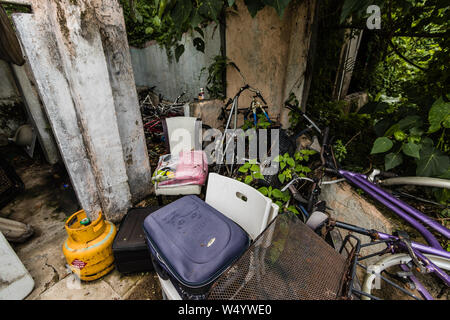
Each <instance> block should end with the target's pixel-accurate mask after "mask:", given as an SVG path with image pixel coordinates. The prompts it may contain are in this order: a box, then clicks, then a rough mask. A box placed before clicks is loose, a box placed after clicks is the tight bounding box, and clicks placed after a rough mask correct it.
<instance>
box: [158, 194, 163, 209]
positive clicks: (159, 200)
mask: <svg viewBox="0 0 450 320" xmlns="http://www.w3.org/2000/svg"><path fill="white" fill-rule="evenodd" d="M156 199H158V206H160V207H162V206H163V201H162V196H156Z"/></svg>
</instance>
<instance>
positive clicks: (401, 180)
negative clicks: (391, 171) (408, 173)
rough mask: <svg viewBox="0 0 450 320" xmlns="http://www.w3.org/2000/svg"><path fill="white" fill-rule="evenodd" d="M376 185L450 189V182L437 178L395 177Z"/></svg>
mask: <svg viewBox="0 0 450 320" xmlns="http://www.w3.org/2000/svg"><path fill="white" fill-rule="evenodd" d="M378 183H379V184H381V185H383V186H392V185H399V184H408V185H415V186H424V187H436V188H445V189H450V180H447V179H439V178H429V177H396V178H388V179H383V180H380V181H379V182H378Z"/></svg>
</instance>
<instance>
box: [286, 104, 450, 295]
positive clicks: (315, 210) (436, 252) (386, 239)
mask: <svg viewBox="0 0 450 320" xmlns="http://www.w3.org/2000/svg"><path fill="white" fill-rule="evenodd" d="M290 107H292V106H290ZM297 111H299V110H297ZM299 112H300V113H301V111H299ZM301 114H302V115H303V113H301ZM304 117H305V119H307V120H308V121H309V122H310V123H311V127H314V128H317V125H316V124H315V123H314V122H312V120H310V119H309V118H308V117H306V116H304ZM317 131H318V132H319V134H321V136H322V138H323V140H322V146H321V152H320V158H321V162H322V166H321V168H322V169H323V170H320V171H321V176H320V177H319V178H318V179H313V180H311V179H309V178H302V177H297V178H295V179H293V180H292V181H291V182H290V183H289V184H288V185H286V186H285V187H284V188H283V190H286V189H289V190H290V191H291V193H292V194H293V198H294V199H296V200H297V202H298V208H299V209H300V210H299V211H300V212H302V215H303V218H304V220H305V221H306V224H307V225H309V226H310V227H311V228H312V229H314V230H315V231H316V232H317V233H319V234H321V235H322V236H323V237H325V236H326V235H327V234H329V232H330V231H331V230H333V229H334V228H340V229H344V230H347V231H349V232H350V233H349V234H348V235H347V236H346V237H345V239H344V240H343V243H342V245H341V247H340V252H342V251H343V249H344V248H345V246H346V245H348V244H349V243H350V242H351V240H352V239H353V243H352V246H353V250H351V252H350V253H349V254H352V255H353V259H352V267H351V274H350V275H349V279H348V284H347V290H348V291H347V292H348V297H351V296H352V295H356V296H359V297H360V298H361V299H364V300H367V299H379V298H378V297H376V296H375V295H373V294H372V291H373V289H374V285H379V282H378V280H382V281H385V282H386V283H388V284H389V285H391V286H393V287H395V288H396V289H398V290H400V291H402V292H403V293H404V294H406V295H408V296H409V297H411V298H414V299H420V297H419V296H417V295H416V294H414V293H413V292H411V290H414V289H415V290H417V292H419V293H420V296H421V298H423V299H427V300H431V299H433V298H434V297H433V296H432V294H430V293H429V291H428V290H427V289H426V287H425V286H424V285H423V284H422V283H421V281H419V278H422V277H423V275H426V274H433V275H434V276H437V278H439V279H440V282H441V283H442V284H443V285H442V289H441V292H440V293H439V294H438V295H437V297H440V296H442V295H443V294H444V292H445V291H446V290H448V288H449V287H450V276H449V274H448V273H447V272H448V271H450V252H448V251H446V250H444V249H443V248H442V246H441V244H440V243H439V241H438V240H437V238H436V237H435V236H434V235H433V233H431V231H429V229H428V228H430V229H432V230H433V231H435V232H436V233H438V234H440V235H442V236H443V237H444V238H447V239H450V229H448V228H446V227H444V226H443V225H441V224H440V223H438V222H436V221H434V220H433V219H431V218H430V217H428V216H426V215H425V214H424V213H422V212H420V211H419V210H417V209H416V208H413V207H411V206H410V205H408V204H407V203H405V202H403V201H401V200H399V199H397V198H396V197H394V196H392V195H391V194H390V193H388V192H386V191H385V190H383V189H382V188H381V187H380V186H379V185H378V184H377V183H376V181H377V180H376V179H375V176H376V174H378V175H381V176H389V174H386V173H384V174H383V173H380V172H379V171H376V172H375V174H373V175H371V176H366V175H364V174H360V173H355V172H350V171H346V170H342V169H340V168H339V167H338V165H337V163H336V161H335V160H334V156H333V150H332V147H331V145H328V132H329V130H328V128H326V129H325V130H323V131H320V130H317ZM325 172H328V173H332V174H335V175H337V176H339V177H340V178H341V179H339V180H337V181H344V180H345V181H347V182H349V183H350V184H352V185H353V186H355V187H357V188H360V189H362V190H363V191H364V192H365V193H366V194H367V195H369V196H370V197H372V198H373V199H374V200H376V201H377V202H379V203H381V204H383V205H385V206H386V207H387V208H389V209H390V210H391V211H392V212H394V213H395V214H396V215H398V216H399V217H400V218H402V219H403V220H405V221H406V222H408V223H409V224H410V225H411V226H412V227H414V228H415V229H416V230H417V231H418V232H419V233H420V234H421V235H422V236H423V238H424V239H425V241H426V242H427V244H428V245H425V244H422V243H418V242H414V241H411V240H410V238H409V236H408V234H407V233H405V232H403V231H397V232H395V233H394V234H392V235H391V234H386V233H383V232H380V231H377V230H368V229H365V228H361V227H359V226H355V225H351V224H347V223H344V222H341V221H336V220H334V219H332V218H330V217H329V216H328V215H327V214H326V213H325V212H326V204H325V203H324V202H323V201H322V202H320V201H318V196H319V194H320V190H321V187H322V185H326V184H329V183H334V182H326V181H322V178H323V176H324V173H325ZM416 179H417V178H416ZM424 179H425V180H426V183H428V184H429V183H430V178H424ZM296 180H309V181H312V184H313V186H312V188H311V190H312V191H311V192H310V196H309V199H308V200H306V199H305V198H304V197H301V196H300V194H299V190H297V189H296V188H295V186H294V182H295V181H296ZM439 180H441V182H442V179H435V181H434V182H435V183H437V185H442V186H443V187H447V188H448V185H447V184H448V181H445V180H443V184H439ZM305 207H307V209H306V208H305ZM427 227H428V228H427ZM354 233H356V234H359V235H362V236H367V237H370V239H371V242H369V243H366V244H361V241H360V239H359V238H358V237H356V236H355V235H354ZM380 244H385V245H386V247H385V248H384V249H383V250H380V251H378V252H375V253H372V254H369V255H366V256H362V255H361V254H360V250H361V249H362V248H365V247H370V246H375V245H380ZM381 255H384V256H383V258H382V259H381V260H379V261H378V262H376V263H375V264H373V265H370V266H364V265H363V264H362V263H361V261H363V260H366V259H368V258H371V257H374V256H381ZM393 266H399V267H400V268H401V271H399V272H397V274H395V275H391V276H393V278H394V279H397V280H400V282H404V283H405V284H406V285H407V286H409V288H410V289H411V290H407V289H406V288H405V287H404V286H402V285H399V284H398V283H396V282H394V281H392V280H391V279H389V278H388V277H386V276H383V274H382V273H389V272H388V271H387V270H386V269H388V268H390V267H393ZM357 267H361V268H363V269H365V270H366V277H365V279H364V281H363V283H362V285H360V284H357V283H356V282H355V279H356V268H357ZM446 271H447V272H446Z"/></svg>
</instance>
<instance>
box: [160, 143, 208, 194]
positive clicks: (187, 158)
mask: <svg viewBox="0 0 450 320" xmlns="http://www.w3.org/2000/svg"><path fill="white" fill-rule="evenodd" d="M174 160H176V159H174ZM158 167H159V166H158ZM207 175H208V161H207V158H206V154H205V152H204V151H202V150H194V151H181V152H180V153H179V155H178V160H176V165H175V175H174V177H173V178H170V179H168V180H165V181H161V182H159V183H158V187H175V186H182V185H203V184H204V183H205V181H206V177H207Z"/></svg>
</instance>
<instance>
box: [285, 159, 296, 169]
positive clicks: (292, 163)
mask: <svg viewBox="0 0 450 320" xmlns="http://www.w3.org/2000/svg"><path fill="white" fill-rule="evenodd" d="M286 162H287V164H288V165H289V166H290V167H293V166H295V161H294V159H292V158H288V159H287V160H286Z"/></svg>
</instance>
